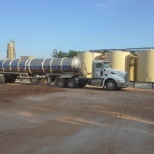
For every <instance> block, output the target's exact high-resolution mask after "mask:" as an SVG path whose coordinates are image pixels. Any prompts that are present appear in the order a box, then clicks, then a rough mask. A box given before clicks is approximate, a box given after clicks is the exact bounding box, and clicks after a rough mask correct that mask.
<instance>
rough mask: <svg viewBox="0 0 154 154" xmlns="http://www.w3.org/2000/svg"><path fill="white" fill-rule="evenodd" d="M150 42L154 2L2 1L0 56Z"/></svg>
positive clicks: (153, 31) (153, 35) (149, 44)
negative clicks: (11, 45)
mask: <svg viewBox="0 0 154 154" xmlns="http://www.w3.org/2000/svg"><path fill="white" fill-rule="evenodd" d="M10 39H12V40H14V41H15V46H16V55H17V58H19V57H20V56H35V57H37V58H45V57H50V56H51V54H52V51H53V49H57V50H58V51H59V50H62V51H65V52H67V51H69V50H70V49H72V50H81V51H83V50H90V49H91V50H95V49H106V48H130V47H152V46H154V0H0V58H3V57H5V56H6V50H7V43H8V42H9V41H10Z"/></svg>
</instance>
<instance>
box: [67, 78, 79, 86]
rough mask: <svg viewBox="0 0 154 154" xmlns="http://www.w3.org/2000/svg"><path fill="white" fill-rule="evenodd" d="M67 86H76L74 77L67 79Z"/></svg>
mask: <svg viewBox="0 0 154 154" xmlns="http://www.w3.org/2000/svg"><path fill="white" fill-rule="evenodd" d="M67 86H68V87H69V88H76V87H77V83H76V81H75V79H69V80H68V81H67Z"/></svg>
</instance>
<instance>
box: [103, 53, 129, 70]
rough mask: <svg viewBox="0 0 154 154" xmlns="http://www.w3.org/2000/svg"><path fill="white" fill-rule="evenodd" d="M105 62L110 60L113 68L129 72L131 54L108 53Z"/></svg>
mask: <svg viewBox="0 0 154 154" xmlns="http://www.w3.org/2000/svg"><path fill="white" fill-rule="evenodd" d="M105 60H108V61H110V62H111V63H112V68H114V69H118V70H122V71H126V72H129V61H130V52H125V51H113V52H106V53H105Z"/></svg>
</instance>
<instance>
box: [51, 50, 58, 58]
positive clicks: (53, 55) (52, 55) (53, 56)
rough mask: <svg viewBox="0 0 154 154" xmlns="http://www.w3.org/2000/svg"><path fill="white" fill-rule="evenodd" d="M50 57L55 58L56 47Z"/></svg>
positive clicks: (56, 53)
mask: <svg viewBox="0 0 154 154" xmlns="http://www.w3.org/2000/svg"><path fill="white" fill-rule="evenodd" d="M51 57H52V58H57V57H58V52H57V49H53V51H52V54H51Z"/></svg>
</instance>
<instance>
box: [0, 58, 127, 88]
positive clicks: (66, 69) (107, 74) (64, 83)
mask: <svg viewBox="0 0 154 154" xmlns="http://www.w3.org/2000/svg"><path fill="white" fill-rule="evenodd" d="M82 66H83V64H82V62H81V60H80V58H77V57H75V58H39V59H38V58H20V59H3V60H0V78H1V80H0V82H1V83H3V82H11V83H13V82H15V80H16V78H17V76H19V75H24V74H27V75H29V76H35V75H38V76H45V78H46V80H47V83H48V84H51V83H54V84H55V85H57V86H58V87H61V88H65V87H69V88H76V87H85V86H86V85H91V86H101V87H105V88H106V89H107V90H116V89H120V88H126V87H128V86H129V82H128V73H127V72H125V71H120V70H116V69H112V68H111V63H110V62H109V61H103V60H93V61H92V72H91V77H90V78H87V77H86V76H85V74H84V73H83V72H82V71H81V70H82V69H81V67H82ZM85 69H86V68H85Z"/></svg>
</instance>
